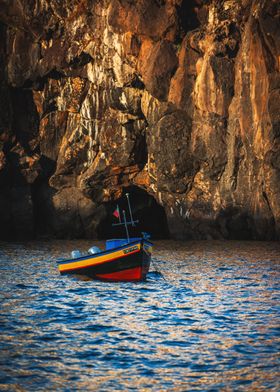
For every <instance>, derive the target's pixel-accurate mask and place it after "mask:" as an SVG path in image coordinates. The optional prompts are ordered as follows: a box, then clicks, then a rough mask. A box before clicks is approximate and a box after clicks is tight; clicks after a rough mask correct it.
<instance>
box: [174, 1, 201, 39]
mask: <svg viewBox="0 0 280 392" xmlns="http://www.w3.org/2000/svg"><path fill="white" fill-rule="evenodd" d="M202 6H203V2H202V1H199V0H183V1H182V4H181V5H180V6H179V7H178V17H179V22H180V26H181V29H182V30H183V32H184V33H185V34H186V33H188V32H189V31H192V30H195V29H197V28H198V27H199V26H200V25H201V21H200V20H199V16H200V13H201V11H200V10H201V7H202ZM199 11H200V12H199ZM200 17H201V16H200Z"/></svg>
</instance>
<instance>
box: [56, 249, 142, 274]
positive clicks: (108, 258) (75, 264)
mask: <svg viewBox="0 0 280 392" xmlns="http://www.w3.org/2000/svg"><path fill="white" fill-rule="evenodd" d="M140 246H141V245H140V244H137V245H133V246H128V247H127V248H124V249H122V250H119V251H117V252H112V253H111V254H110V253H109V254H108V253H107V254H105V255H102V256H99V257H92V258H90V259H86V260H80V261H76V262H75V261H70V262H69V263H67V264H60V265H59V266H58V269H59V271H61V272H63V271H67V270H72V269H76V268H82V267H88V266H91V265H96V264H100V263H103V262H104V261H111V260H114V259H117V258H119V257H122V256H124V255H127V253H129V251H130V248H131V252H135V251H136V250H140Z"/></svg>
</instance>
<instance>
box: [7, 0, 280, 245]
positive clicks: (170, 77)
mask: <svg viewBox="0 0 280 392" xmlns="http://www.w3.org/2000/svg"><path fill="white" fill-rule="evenodd" d="M0 21H1V24H0V38H1V44H0V217H1V220H0V238H2V239H3V238H32V237H36V236H37V237H38V236H56V237H61V238H66V237H89V238H96V237H97V236H100V233H102V236H106V222H110V219H109V218H110V214H111V213H112V209H113V206H114V205H115V202H116V201H118V200H120V198H121V196H122V195H123V194H124V192H126V191H127V190H130V192H131V198H132V199H133V197H135V201H136V200H137V202H136V204H135V205H134V208H135V211H134V212H135V213H136V216H137V214H138V217H140V218H141V217H142V218H143V219H144V221H145V222H146V223H147V226H149V219H147V217H149V216H150V217H151V219H153V222H152V224H151V228H152V231H153V230H154V233H155V234H156V235H157V236H159V237H160V236H161V235H162V236H166V235H167V234H168V231H169V233H170V235H171V236H172V237H173V238H180V239H189V238H195V239H211V238H213V239H219V238H230V239H267V240H268V239H279V238H280V106H279V102H280V5H279V1H277V0H256V1H253V0H242V1H240V0H227V1H226V0H219V1H211V0H162V1H159V0H141V1H137V2H132V1H129V0H122V1H121V0H113V1H109V0H108V1H107V0H99V1H94V0H71V1H70V0H67V1H56V0H45V1H44V0H21V1H16V0H0ZM141 189H142V191H141ZM143 191H145V192H146V196H144V195H145V193H141V192H143ZM139 192H140V193H139ZM139 195H140V196H141V195H142V197H139ZM141 200H142V201H143V203H142V204H141ZM151 211H153V213H151ZM157 221H158V224H157ZM156 226H158V227H157V228H156ZM148 228H149V227H148ZM110 230H111V229H110ZM110 230H109V223H108V231H110Z"/></svg>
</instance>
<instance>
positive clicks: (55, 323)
mask: <svg viewBox="0 0 280 392" xmlns="http://www.w3.org/2000/svg"><path fill="white" fill-rule="evenodd" d="M89 245H91V244H90V243H89V242H86V241H81V242H68V241H57V242H55V241H54V242H45V243H27V244H4V243H2V244H1V251H0V271H1V274H0V301H1V313H0V329H1V342H0V348H1V356H0V390H3V391H5V390H7V391H14V390H28V391H40V390H46V391H49V390H61V391H69V390H75V391H85V390H89V391H91V390H92V391H108V390H114V391H127V390H141V391H142V390H143V391H144V390H149V391H150V390H151V391H159V390H160V391H186V390H188V391H192V390H194V391H195V390H203V391H206V390H207V391H219V390H238V391H248V390H250V391H257V390H259V391H263V390H271V391H278V390H280V383H279V379H280V378H279V368H280V366H279V365H280V364H279V348H280V347H279V346H280V328H279V325H280V305H279V304H280V301H279V299H280V283H279V282H280V279H279V278H280V267H279V254H280V252H279V250H280V247H279V244H277V243H251V242H246V243H241V242H234V243H233V242H232V243H228V242H212V243H211V242H207V241H205V242H190V243H185V244H184V243H172V242H169V241H166V242H159V243H157V244H156V248H155V254H154V267H153V268H152V271H151V272H150V273H149V274H148V279H147V281H146V282H140V283H136V284H135V283H122V282H120V283H114V284H110V283H102V282H96V281H92V280H88V279H84V278H78V277H75V276H70V277H68V276H63V277H62V276H60V275H59V274H58V271H57V268H56V263H55V261H56V259H58V258H60V257H65V256H67V255H68V254H69V253H70V251H71V250H72V249H75V248H84V249H88V248H89ZM97 245H98V246H100V244H97ZM101 245H102V244H101Z"/></svg>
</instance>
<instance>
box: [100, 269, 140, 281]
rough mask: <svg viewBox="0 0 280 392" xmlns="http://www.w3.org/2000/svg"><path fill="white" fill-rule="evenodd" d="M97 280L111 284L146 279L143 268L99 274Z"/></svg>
mask: <svg viewBox="0 0 280 392" xmlns="http://www.w3.org/2000/svg"><path fill="white" fill-rule="evenodd" d="M145 276H146V274H145ZM96 278H97V279H100V280H107V281H110V282H118V281H123V282H134V281H135V282H136V281H139V280H142V279H144V277H143V273H142V268H141V267H135V268H130V269H127V270H124V271H118V272H113V273H111V274H97V275H96Z"/></svg>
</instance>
